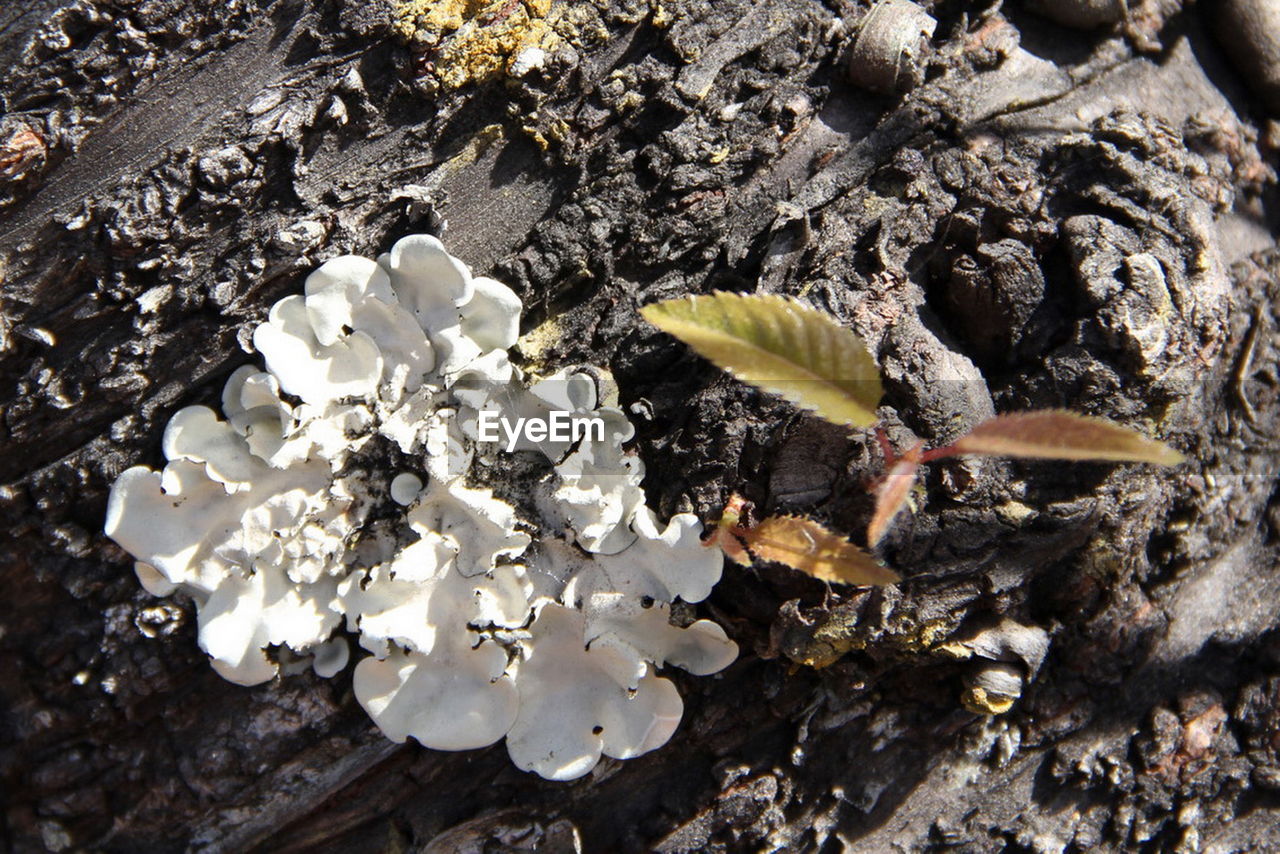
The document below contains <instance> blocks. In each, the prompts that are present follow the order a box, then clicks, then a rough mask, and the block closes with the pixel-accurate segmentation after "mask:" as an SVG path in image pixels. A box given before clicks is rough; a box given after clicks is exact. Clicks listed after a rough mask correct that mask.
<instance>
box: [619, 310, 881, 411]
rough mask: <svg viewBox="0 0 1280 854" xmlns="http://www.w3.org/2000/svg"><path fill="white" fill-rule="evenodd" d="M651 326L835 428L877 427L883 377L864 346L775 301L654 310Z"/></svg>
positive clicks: (813, 315) (649, 314)
mask: <svg viewBox="0 0 1280 854" xmlns="http://www.w3.org/2000/svg"><path fill="white" fill-rule="evenodd" d="M640 313H641V314H642V315H644V318H645V320H647V321H649V322H650V323H652V324H653V325H654V326H656V327H658V328H659V329H661V330H662V331H663V332H666V333H668V334H670V335H674V336H675V337H676V338H679V339H680V340H681V341H683V342H684V343H686V344H688V345H689V346H690V347H692V348H693V349H694V351H695V352H697V353H698V355H700V356H703V357H704V358H706V359H709V360H711V361H712V362H714V363H715V364H716V365H717V366H718V367H720V368H723V369H724V370H726V371H728V372H729V373H731V374H733V375H734V376H735V377H737V378H738V379H740V380H743V381H744V382H748V383H751V384H752V385H754V386H757V387H759V388H762V389H764V390H765V391H768V392H772V393H774V394H779V395H782V396H783V397H784V398H786V399H787V400H789V401H791V402H792V403H794V404H796V405H797V406H801V407H804V408H805V409H812V410H813V411H814V412H815V413H817V414H818V415H820V416H821V417H823V418H825V419H827V420H828V421H832V422H835V423H836V424H847V425H849V426H852V427H866V426H869V425H871V424H873V423H875V420H876V406H878V405H879V403H880V395H881V387H880V371H879V369H878V368H877V367H876V363H875V362H874V361H873V360H872V358H871V354H870V353H868V352H867V348H866V345H865V344H863V343H862V339H860V338H858V336H857V335H855V334H853V332H851V331H850V330H848V329H845V328H844V327H843V326H840V325H839V324H838V323H836V322H835V320H834V319H833V318H832V317H831V316H830V315H827V314H825V313H823V312H821V311H817V310H816V309H812V308H809V307H808V306H805V305H802V304H800V303H798V302H796V301H795V300H792V299H787V298H786V297H782V296H776V295H763V296H761V295H751V296H744V295H741V294H732V293H713V294H710V295H707V296H693V297H684V298H681V299H673V300H666V301H665V302H658V303H653V304H652V305H647V306H645V307H644V308H642V309H640Z"/></svg>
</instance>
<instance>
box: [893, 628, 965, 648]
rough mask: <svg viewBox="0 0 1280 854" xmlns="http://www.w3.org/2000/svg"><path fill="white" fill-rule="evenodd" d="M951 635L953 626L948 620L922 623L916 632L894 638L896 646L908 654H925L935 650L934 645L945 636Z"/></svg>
mask: <svg viewBox="0 0 1280 854" xmlns="http://www.w3.org/2000/svg"><path fill="white" fill-rule="evenodd" d="M950 633H951V626H950V625H949V624H948V622H947V621H946V620H929V621H927V622H924V623H921V624H920V625H919V627H917V628H916V629H915V630H914V631H912V632H909V633H908V634H906V635H903V636H901V637H898V638H894V639H893V640H894V641H896V644H895V645H896V646H898V647H899V648H900V649H903V650H906V651H907V652H925V651H926V650H930V649H933V645H934V644H936V643H937V642H938V639H939V638H940V637H942V636H944V635H947V634H950Z"/></svg>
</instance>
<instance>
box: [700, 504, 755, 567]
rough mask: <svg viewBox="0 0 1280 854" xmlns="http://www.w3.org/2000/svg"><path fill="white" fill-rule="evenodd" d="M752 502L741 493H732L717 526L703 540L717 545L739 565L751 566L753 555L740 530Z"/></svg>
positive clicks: (707, 544) (704, 543) (708, 543)
mask: <svg viewBox="0 0 1280 854" xmlns="http://www.w3.org/2000/svg"><path fill="white" fill-rule="evenodd" d="M750 506H751V503H750V502H749V501H747V499H745V498H743V497H742V496H741V495H731V496H729V500H728V501H727V502H725V505H724V510H722V511H721V512H720V519H719V521H718V522H716V526H715V527H714V528H712V529H711V532H710V533H708V534H707V536H706V538H705V539H704V540H703V541H702V544H703V545H704V546H708V547H710V546H716V547H718V548H719V549H720V551H722V552H724V555H725V557H727V558H729V560H731V561H733V562H734V563H736V564H737V565H738V566H750V565H751V555H750V554H748V553H747V548H746V546H745V545H743V542H742V539H741V537H739V536H738V533H737V532H738V531H739V530H741V527H740V526H741V525H743V524H744V523H745V521H746V520H745V517H746V514H747V509H748V508H749V507H750Z"/></svg>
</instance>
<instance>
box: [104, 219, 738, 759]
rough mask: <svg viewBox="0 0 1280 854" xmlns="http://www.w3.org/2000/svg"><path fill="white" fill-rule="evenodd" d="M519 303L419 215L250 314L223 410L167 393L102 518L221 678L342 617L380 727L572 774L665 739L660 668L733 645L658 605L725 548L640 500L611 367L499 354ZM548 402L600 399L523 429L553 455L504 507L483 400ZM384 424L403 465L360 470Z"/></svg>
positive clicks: (321, 654)
mask: <svg viewBox="0 0 1280 854" xmlns="http://www.w3.org/2000/svg"><path fill="white" fill-rule="evenodd" d="M520 311H521V304H520V300H519V299H518V298H517V297H516V295H515V294H514V293H513V292H512V291H511V290H510V289H509V288H507V287H506V286H505V285H503V284H501V283H500V282H497V281H494V280H493V279H487V278H482V277H473V276H472V275H471V272H470V270H469V269H468V268H467V267H466V265H465V264H463V263H462V262H461V261H459V260H457V259H456V258H453V257H452V256H450V255H449V254H448V253H447V252H446V251H445V250H444V248H443V247H442V246H441V244H440V242H439V241H438V240H436V239H435V238H434V237H429V236H426V235H414V236H410V237H406V238H404V239H402V240H400V241H399V242H397V243H396V244H395V246H393V247H392V249H391V251H390V252H389V253H387V254H385V255H383V256H382V257H381V258H379V259H378V261H376V262H375V261H370V260H368V259H364V258H358V257H355V256H345V257H341V258H335V259H333V260H331V261H328V262H327V263H325V264H324V265H323V266H321V267H320V268H319V269H318V270H316V271H315V272H314V273H312V274H311V275H310V276H309V277H308V278H307V281H306V286H305V293H304V294H303V295H301V296H291V297H287V298H285V299H283V300H281V301H280V302H278V303H277V304H276V305H275V306H274V307H273V308H272V309H271V312H270V315H269V317H268V320H267V322H266V323H264V324H262V325H261V326H259V327H258V328H257V330H256V331H255V333H254V336H253V340H254V343H255V346H256V347H257V348H258V350H259V351H260V352H261V353H262V355H263V358H264V360H265V362H266V368H267V370H266V371H262V370H259V369H257V368H255V367H252V366H246V367H243V368H240V369H239V370H237V371H236V372H235V373H233V374H232V375H231V377H230V378H229V379H228V381H227V383H226V387H225V389H224V391H223V396H222V406H221V409H222V412H221V417H220V416H219V414H218V413H217V412H215V411H214V410H213V409H210V408H208V407H204V406H191V407H187V408H185V409H182V410H180V411H179V412H177V413H176V414H175V415H174V416H173V417H172V419H171V420H170V422H169V425H168V428H167V429H166V431H165V435H164V441H163V444H162V448H163V451H164V455H165V458H166V459H167V461H168V462H167V464H166V465H165V467H164V468H163V470H162V471H159V472H156V471H152V470H151V469H148V468H146V467H135V468H132V469H129V470H128V471H126V472H124V473H123V474H121V475H120V477H119V479H118V480H117V481H116V483H115V485H114V487H113V489H112V492H111V499H110V502H109V506H108V512H107V521H106V531H107V533H108V534H109V535H110V536H111V537H113V538H114V539H115V540H116V541H117V542H118V543H120V545H121V546H123V547H124V548H125V549H127V550H128V551H129V552H130V553H131V554H133V555H134V557H135V558H137V560H138V563H137V566H136V569H137V574H138V578H139V580H140V581H141V583H142V585H143V586H144V587H145V588H146V589H147V591H148V592H150V593H152V594H154V595H157V596H166V595H170V594H171V593H174V592H177V591H181V592H184V593H186V594H187V595H189V596H190V597H191V598H192V599H193V600H194V601H195V604H196V607H197V610H198V624H199V642H200V645H201V647H202V648H203V649H204V650H205V652H206V653H208V655H209V657H210V660H211V663H212V665H213V666H214V668H215V669H216V670H217V671H218V672H219V673H220V674H222V675H223V676H224V677H225V678H227V679H230V680H232V681H234V682H238V683H241V684H245V685H253V684H258V683H261V682H265V681H267V680H270V679H271V678H273V677H274V676H275V675H276V674H277V673H279V672H281V668H282V666H288V667H289V668H290V672H293V670H296V665H294V664H291V662H296V661H297V656H298V655H303V656H308V655H309V656H311V657H312V666H313V667H314V669H315V671H316V673H318V674H320V675H321V676H332V675H334V674H336V673H338V672H340V671H341V670H343V669H344V668H345V666H346V664H347V662H348V656H349V648H348V645H347V643H346V641H345V639H344V637H343V635H342V634H341V631H342V629H343V628H344V627H345V629H346V630H347V631H350V632H352V633H356V634H358V640H359V645H360V646H361V647H362V648H363V649H364V650H365V651H367V652H368V653H370V655H369V656H368V657H365V658H363V659H362V660H361V661H359V662H358V663H357V665H356V667H355V674H354V687H355V693H356V697H357V698H358V700H359V702H360V703H361V705H362V706H363V707H364V708H365V709H366V711H368V713H369V715H370V716H371V717H372V718H373V720H374V721H375V722H376V723H377V725H378V726H379V727H380V728H381V729H382V730H383V732H384V733H386V735H387V736H388V737H389V738H391V739H393V740H396V741H403V740H404V739H406V738H409V737H412V738H414V739H416V740H418V741H419V742H421V743H422V744H424V745H427V746H428V747H433V748H438V749H442V750H463V749H469V748H475V747H482V746H485V745H488V744H492V743H494V742H496V741H498V740H499V739H502V738H503V737H506V739H507V747H508V750H509V752H510V754H511V756H512V759H513V761H514V762H515V763H516V764H517V765H518V766H519V767H521V768H524V769H528V770H532V771H535V772H537V773H538V774H541V775H542V776H544V777H548V778H551V779H558V780H567V779H572V778H574V777H578V776H581V775H582V774H585V773H587V772H588V771H590V770H591V768H592V767H594V765H595V764H596V762H597V761H598V759H599V757H600V756H601V755H607V756H611V757H615V758H619V759H625V758H628V757H632V756H637V755H639V754H641V753H644V752H646V751H648V750H652V749H653V748H655V747H658V746H661V745H662V744H663V743H665V742H666V741H667V739H668V738H669V737H670V736H671V733H672V732H673V731H674V730H675V728H676V725H677V724H678V722H679V720H680V716H681V712H682V703H681V700H680V697H679V695H678V694H677V692H676V690H675V687H674V685H673V684H672V683H671V682H670V681H668V680H667V679H664V678H662V677H661V676H659V675H658V673H657V670H658V669H659V668H661V667H663V666H676V667H681V668H684V669H685V670H688V671H690V672H692V673H695V674H708V673H713V672H715V671H717V670H719V669H721V668H723V667H725V666H726V665H727V664H729V662H731V661H732V660H733V659H734V657H735V656H736V654H737V647H736V646H735V645H734V643H733V642H732V641H731V640H729V639H728V637H727V636H726V635H725V633H724V631H723V629H721V628H720V627H719V626H718V625H716V624H715V623H713V622H710V621H708V620H697V621H695V622H693V623H692V624H691V625H688V626H684V627H681V626H678V625H676V624H673V622H672V621H671V618H670V613H671V604H672V603H674V602H675V601H676V600H683V601H685V602H698V601H701V600H702V599H704V598H705V597H706V596H707V595H709V593H710V592H711V588H712V587H713V586H714V585H715V583H716V581H718V580H719V577H720V569H721V559H720V557H719V554H718V553H717V552H716V551H714V550H709V549H704V548H702V546H701V545H700V543H699V539H698V535H699V532H700V525H699V524H698V522H697V520H696V519H695V518H694V517H693V516H691V515H689V514H680V515H677V516H675V517H674V518H673V519H671V521H670V522H669V523H667V524H666V525H662V524H660V523H659V522H658V520H657V518H656V517H655V516H654V514H653V512H652V511H651V510H650V509H649V508H648V507H647V506H646V505H645V503H644V493H643V491H642V490H641V488H640V481H641V479H642V477H643V474H644V468H643V465H642V464H641V463H640V460H639V458H638V457H636V456H635V455H634V454H631V453H628V452H627V451H626V449H625V448H624V443H625V442H627V441H628V440H629V439H630V438H631V436H632V427H631V424H630V422H629V421H628V420H627V418H626V416H625V415H624V414H623V413H622V411H621V410H619V409H618V408H617V407H616V406H614V405H613V403H614V399H613V393H612V391H611V389H610V381H609V379H608V377H607V375H605V374H603V373H602V372H600V371H587V370H585V369H577V370H566V371H561V372H559V373H557V374H555V375H552V376H550V377H546V378H544V379H542V380H540V381H538V382H534V383H532V384H531V385H530V384H528V383H527V382H526V380H525V378H524V376H523V375H522V372H521V371H520V370H519V369H517V368H515V367H513V366H512V365H511V363H510V361H509V360H508V358H507V349H508V348H509V347H511V346H512V345H513V344H514V343H515V341H516V337H517V334H518V328H519V319H520ZM552 411H560V412H568V413H571V414H575V415H580V416H584V417H586V416H589V417H592V418H595V419H598V420H599V421H600V422H601V423H602V425H604V430H603V432H604V436H603V439H600V438H598V437H596V438H593V439H580V440H578V441H576V442H575V441H562V440H555V441H552V440H550V439H548V440H547V441H535V440H530V439H527V438H522V439H520V440H519V441H518V442H516V443H515V445H514V453H534V454H538V455H541V456H542V457H544V458H545V459H546V461H547V462H546V464H545V473H544V474H543V475H541V476H538V477H535V478H533V479H532V480H526V481H525V482H522V484H516V485H523V487H525V488H527V490H528V491H527V494H526V495H525V499H527V500H522V501H521V502H520V509H517V507H516V506H513V505H512V504H511V503H509V502H508V501H506V500H504V499H503V498H500V497H498V496H497V495H495V493H494V492H493V489H492V488H491V487H497V486H498V485H499V484H498V483H496V482H491V483H489V484H488V485H485V483H484V481H485V477H486V475H484V473H485V472H493V471H495V470H501V469H502V466H501V462H502V457H503V456H504V455H505V454H506V453H507V452H506V450H505V447H504V446H503V443H498V446H497V447H495V446H494V444H493V443H492V442H488V443H485V442H479V441H477V439H478V436H479V434H478V433H477V420H478V419H479V417H480V414H481V413H489V412H497V413H498V414H499V415H500V416H501V417H502V418H505V419H508V420H510V421H513V422H514V421H515V420H517V419H520V418H526V419H527V418H536V417H545V416H546V415H547V414H548V413H549V412H552ZM486 417H488V416H486ZM393 447H394V448H395V449H398V451H399V452H400V453H401V454H402V455H405V456H407V458H408V460H409V465H408V467H409V468H413V467H414V465H413V464H412V463H413V461H415V460H416V461H417V462H418V464H419V466H418V471H417V472H413V471H404V470H403V468H404V467H405V463H404V461H401V462H398V463H397V470H396V471H387V472H374V471H372V470H371V468H372V465H371V461H372V460H373V459H375V458H378V457H379V453H380V452H381V455H382V458H385V457H386V454H387V452H388V451H389V450H390V449H391V448H393ZM380 449H381V451H380ZM524 468H527V467H524ZM515 483H516V482H514V481H512V482H508V483H506V484H505V486H506V488H507V490H508V493H507V494H511V493H510V490H511V489H512V488H513V484H515ZM388 501H391V502H393V503H391V504H388ZM375 507H380V509H382V510H383V511H384V512H382V513H381V514H379V515H382V516H385V515H386V512H387V511H388V508H394V507H403V508H405V509H403V510H401V511H400V512H402V513H403V514H404V517H403V520H404V523H405V524H404V525H402V526H400V528H399V529H398V531H399V533H393V530H392V528H390V527H388V526H387V525H386V524H385V523H383V524H380V525H373V524H369V523H367V521H366V520H367V519H368V518H369V516H370V511H371V510H372V509H374V508H375Z"/></svg>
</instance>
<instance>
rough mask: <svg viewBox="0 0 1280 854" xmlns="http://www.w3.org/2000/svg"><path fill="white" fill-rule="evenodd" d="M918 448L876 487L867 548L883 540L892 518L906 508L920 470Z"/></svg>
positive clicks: (907, 455) (900, 461)
mask: <svg viewBox="0 0 1280 854" xmlns="http://www.w3.org/2000/svg"><path fill="white" fill-rule="evenodd" d="M922 444H923V443H922ZM920 447H921V446H920V445H917V446H916V451H917V453H916V454H915V455H914V456H912V455H911V454H910V453H908V454H906V455H904V456H903V457H902V458H901V459H899V460H898V461H897V462H896V463H894V464H893V466H892V467H891V468H890V469H889V472H888V474H886V475H885V476H884V478H883V479H882V480H881V481H880V485H879V486H877V487H876V511H875V513H874V514H873V515H872V517H871V524H870V525H868V526H867V545H868V546H872V547H875V545H876V544H877V543H879V542H880V540H882V539H883V538H884V535H885V533H886V532H887V531H888V530H889V526H890V525H891V524H893V520H894V518H895V517H897V515H898V513H900V512H901V511H902V508H903V507H905V506H907V498H908V497H909V496H910V495H911V487H913V486H915V485H916V473H917V472H918V471H919V470H920V456H919V448H920Z"/></svg>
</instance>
